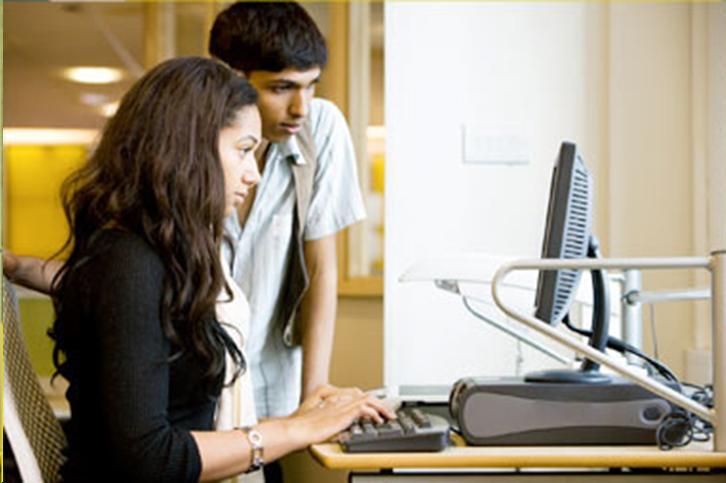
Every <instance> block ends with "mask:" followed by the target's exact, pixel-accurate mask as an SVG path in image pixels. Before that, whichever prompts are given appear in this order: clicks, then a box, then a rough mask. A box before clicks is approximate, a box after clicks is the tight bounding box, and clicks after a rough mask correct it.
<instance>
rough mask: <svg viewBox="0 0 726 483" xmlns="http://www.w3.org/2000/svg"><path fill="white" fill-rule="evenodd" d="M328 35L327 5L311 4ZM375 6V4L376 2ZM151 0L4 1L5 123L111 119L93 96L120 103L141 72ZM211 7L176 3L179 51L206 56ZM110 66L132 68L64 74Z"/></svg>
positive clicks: (86, 123) (378, 31)
mask: <svg viewBox="0 0 726 483" xmlns="http://www.w3.org/2000/svg"><path fill="white" fill-rule="evenodd" d="M303 5H304V6H305V8H306V9H307V10H308V11H309V12H310V14H311V15H312V16H313V18H315V20H316V22H317V23H318V25H319V26H320V28H321V30H322V31H323V34H325V32H326V31H327V30H328V15H327V5H326V4H325V3H304V4H303ZM372 5H374V6H375V5H376V4H372ZM145 8H146V4H145V3H144V2H138V1H126V2H123V1H119V2H113V1H111V2H109V1H105V2H28V1H23V2H21V1H9V2H8V1H5V2H4V3H3V42H4V53H3V56H4V59H3V126H4V127H6V128H7V127H33V128H37V127H43V128H83V129H98V128H100V127H102V126H103V123H104V122H105V118H104V117H103V115H102V114H101V113H100V111H99V109H98V108H97V107H94V106H91V105H88V102H87V101H86V102H85V103H84V101H83V98H84V97H85V98H88V97H89V96H88V95H89V94H90V95H91V97H94V98H96V99H104V100H107V101H116V100H118V99H120V97H121V96H122V95H123V93H124V92H126V91H127V90H128V89H129V88H130V86H131V84H132V83H133V81H134V80H135V79H136V77H137V76H138V73H140V72H141V71H142V68H143V63H144V12H145ZM381 12H382V8H380V5H378V6H375V8H372V21H373V25H372V31H373V32H374V35H373V39H372V40H373V44H374V48H375V47H378V48H380V45H377V44H379V43H380V42H378V41H377V40H376V39H377V38H378V37H382V20H383V19H382V13H381ZM208 14H209V4H205V3H203V2H187V1H185V2H179V3H177V4H176V5H175V20H176V35H175V39H176V45H177V53H178V54H179V55H194V54H196V55H204V42H205V40H206V35H207V32H206V24H205V22H206V21H207V19H208ZM80 65H87V66H111V67H118V68H121V69H123V70H124V71H125V74H126V75H125V77H124V79H123V80H122V81H120V82H117V83H115V84H110V85H96V86H89V85H82V84H76V83H73V82H71V81H68V80H66V79H64V78H63V77H62V76H61V70H62V69H63V68H66V67H71V66H80Z"/></svg>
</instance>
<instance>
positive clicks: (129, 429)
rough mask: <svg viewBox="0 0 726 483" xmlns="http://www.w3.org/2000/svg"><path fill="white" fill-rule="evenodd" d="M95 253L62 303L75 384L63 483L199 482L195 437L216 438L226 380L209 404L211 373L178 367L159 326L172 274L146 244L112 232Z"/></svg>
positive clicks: (189, 364) (61, 324)
mask: <svg viewBox="0 0 726 483" xmlns="http://www.w3.org/2000/svg"><path fill="white" fill-rule="evenodd" d="M88 252H89V253H88V254H87V255H88V257H87V259H86V260H85V261H84V262H83V264H81V265H80V266H79V267H78V268H77V269H75V270H73V272H69V274H68V279H67V280H66V281H65V283H64V290H62V291H61V293H58V294H56V309H57V312H58V315H57V316H58V320H57V324H56V326H55V329H56V332H57V336H60V337H61V339H62V341H63V346H64V347H63V348H64V350H65V352H66V362H67V363H66V364H65V365H63V366H62V367H61V370H60V372H61V374H62V375H63V376H64V377H66V378H67V379H68V381H69V382H70V386H69V389H68V393H67V397H68V400H69V402H70V406H71V420H70V422H69V426H68V428H67V433H68V441H69V448H68V461H67V462H66V464H65V465H64V467H63V471H62V473H63V476H64V480H65V481H67V482H76V481H82V482H87V481H93V482H100V481H104V482H106V481H109V482H116V481H124V482H132V481H133V482H145V481H149V482H152V481H153V482H167V481H168V482H186V481H198V479H199V474H200V471H201V460H200V456H199V451H198V448H197V445H196V443H195V441H194V439H193V438H192V436H191V434H190V431H191V430H209V429H212V425H213V418H214V411H215V405H216V398H217V397H218V395H219V391H220V390H221V383H222V380H221V378H220V381H219V385H218V386H215V389H214V390H213V391H211V392H212V393H213V395H212V396H210V395H209V392H210V391H205V389H204V388H205V385H204V384H202V383H201V382H202V375H203V373H204V370H205V367H204V366H203V365H202V364H201V363H200V362H199V361H198V360H196V359H195V358H194V357H193V356H191V355H189V354H188V353H187V354H185V355H182V356H177V357H176V358H172V356H173V355H174V354H176V353H177V352H178V351H177V350H175V349H174V348H173V347H172V345H171V343H170V342H169V340H168V339H167V338H166V337H165V335H164V333H163V330H162V327H161V322H160V303H161V300H162V285H163V281H164V276H165V275H164V273H165V272H164V267H163V265H162V262H161V259H160V258H159V256H158V255H157V254H156V253H155V252H154V250H153V249H152V248H151V247H150V246H149V245H148V244H147V243H146V242H145V241H143V240H142V239H141V238H140V237H138V236H136V235H133V234H130V233H127V232H121V231H116V230H105V231H103V232H101V233H100V234H99V235H98V237H97V238H96V239H95V240H94V241H93V242H92V243H91V247H90V249H89V250H88ZM210 317H213V316H210ZM213 323H216V321H214V322H213ZM207 387H208V386H207Z"/></svg>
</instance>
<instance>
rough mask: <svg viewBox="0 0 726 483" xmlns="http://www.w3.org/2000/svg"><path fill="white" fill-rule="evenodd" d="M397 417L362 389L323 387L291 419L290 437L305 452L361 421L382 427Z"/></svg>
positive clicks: (304, 402)
mask: <svg viewBox="0 0 726 483" xmlns="http://www.w3.org/2000/svg"><path fill="white" fill-rule="evenodd" d="M395 417H396V414H395V412H393V411H392V410H391V409H389V408H388V407H386V405H384V404H383V403H382V402H381V400H380V399H378V398H377V397H375V396H371V395H368V394H365V393H364V392H363V391H361V390H360V389H357V388H337V387H334V386H321V387H319V388H318V389H317V390H316V391H315V392H314V393H313V394H312V395H311V396H310V397H309V398H307V399H306V400H305V401H303V403H302V404H301V405H300V408H299V409H298V410H297V411H296V412H295V413H293V414H292V415H291V416H290V418H289V419H290V421H289V422H290V423H291V424H290V432H291V434H290V436H291V437H292V438H293V439H294V440H295V441H297V442H298V443H299V445H300V447H301V448H303V447H306V446H309V445H311V444H314V443H319V442H322V441H326V440H328V439H330V438H332V437H333V436H335V435H337V434H338V433H340V432H341V431H343V430H344V429H346V428H348V426H350V425H351V424H352V423H353V422H354V421H356V420H358V419H371V420H373V421H375V422H377V423H381V422H383V420H384V419H395Z"/></svg>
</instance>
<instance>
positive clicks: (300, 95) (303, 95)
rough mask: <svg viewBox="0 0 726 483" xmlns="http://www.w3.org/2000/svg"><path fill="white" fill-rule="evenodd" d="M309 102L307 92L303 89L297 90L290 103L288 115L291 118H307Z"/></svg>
mask: <svg viewBox="0 0 726 483" xmlns="http://www.w3.org/2000/svg"><path fill="white" fill-rule="evenodd" d="M309 102H310V99H308V94H307V91H306V90H305V89H300V90H297V91H296V92H295V95H294V97H293V99H292V102H291V103H290V115H292V116H293V117H305V116H307V115H308V103H309Z"/></svg>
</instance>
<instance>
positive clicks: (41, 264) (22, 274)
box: [3, 250, 63, 294]
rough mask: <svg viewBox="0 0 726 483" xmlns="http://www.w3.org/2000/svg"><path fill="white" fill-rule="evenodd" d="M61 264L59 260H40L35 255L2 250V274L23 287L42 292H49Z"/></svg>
mask: <svg viewBox="0 0 726 483" xmlns="http://www.w3.org/2000/svg"><path fill="white" fill-rule="evenodd" d="M62 266H63V262H62V261H60V260H48V261H47V262H46V261H45V260H42V259H40V258H35V257H21V256H18V255H15V254H14V253H12V252H9V251H7V250H3V274H4V275H5V276H6V277H8V279H9V280H10V281H11V282H13V283H17V284H19V285H22V286H24V287H27V288H30V289H33V290H37V291H38V292H42V293H45V294H47V293H50V286H51V284H52V282H53V277H54V276H55V274H56V273H58V270H60V269H61V267H62Z"/></svg>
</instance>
